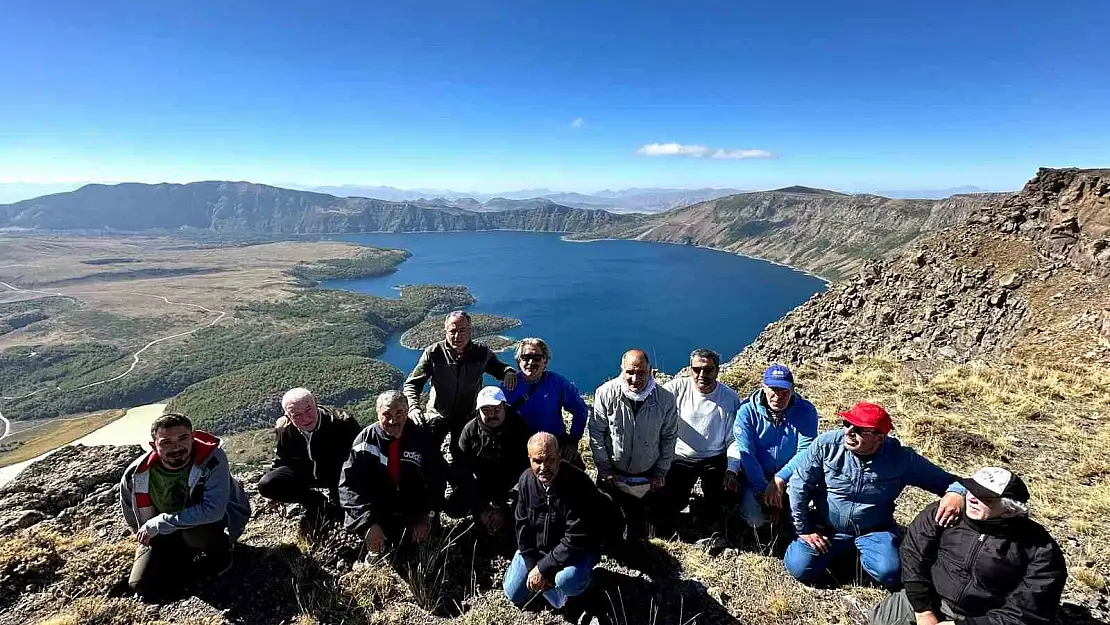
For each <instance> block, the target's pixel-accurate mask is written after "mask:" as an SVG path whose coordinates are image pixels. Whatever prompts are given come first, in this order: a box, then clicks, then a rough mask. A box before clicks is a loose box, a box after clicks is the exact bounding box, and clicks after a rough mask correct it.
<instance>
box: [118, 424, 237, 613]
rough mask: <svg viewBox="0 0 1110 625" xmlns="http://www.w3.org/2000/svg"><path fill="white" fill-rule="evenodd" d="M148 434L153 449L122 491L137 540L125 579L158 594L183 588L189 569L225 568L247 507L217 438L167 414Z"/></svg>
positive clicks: (131, 469)
mask: <svg viewBox="0 0 1110 625" xmlns="http://www.w3.org/2000/svg"><path fill="white" fill-rule="evenodd" d="M150 437H151V439H152V440H151V443H150V446H151V451H149V452H147V453H145V454H143V455H142V456H139V457H138V458H136V459H135V461H134V462H132V463H131V465H130V466H128V467H127V469H125V470H124V472H123V477H122V478H121V480H120V492H119V494H120V507H121V508H122V510H123V518H124V520H125V521H126V522H127V524H128V525H129V526H130V527H131V529H132V531H134V532H135V533H136V536H137V539H138V541H139V547H138V550H137V551H136V553H135V562H134V564H133V565H132V567H131V576H130V577H129V578H128V582H127V583H128V585H129V586H130V587H131V590H132V591H134V592H135V593H136V594H138V595H140V596H142V597H147V598H158V597H162V596H166V595H170V594H173V593H175V592H178V591H180V590H181V589H182V587H183V585H185V584H186V583H188V581H189V580H190V578H191V577H192V575H193V574H194V573H198V574H201V575H222V574H223V573H226V572H227V571H228V570H229V569H230V568H231V565H232V555H231V550H232V544H233V541H235V540H236V539H237V538H238V537H239V535H240V534H242V533H243V528H244V527H245V526H246V524H247V519H248V518H250V514H251V508H250V501H249V500H248V499H247V495H246V493H245V492H244V491H243V487H242V485H240V484H239V482H238V481H236V480H235V479H234V478H232V477H231V473H230V472H229V470H228V463H227V455H226V454H225V453H224V450H223V449H221V448H220V439H218V438H216V437H215V436H213V435H211V434H209V433H207V432H202V431H199V430H197V431H193V424H192V422H191V421H189V418H188V417H186V416H184V415H180V414H176V413H172V412H167V413H165V414H163V415H162V416H161V417H159V418H158V419H156V420H155V421H154V423H153V425H151V427H150ZM197 556H200V559H199V561H198V562H196V563H195V564H196V566H195V567H194V560H196V559H197Z"/></svg>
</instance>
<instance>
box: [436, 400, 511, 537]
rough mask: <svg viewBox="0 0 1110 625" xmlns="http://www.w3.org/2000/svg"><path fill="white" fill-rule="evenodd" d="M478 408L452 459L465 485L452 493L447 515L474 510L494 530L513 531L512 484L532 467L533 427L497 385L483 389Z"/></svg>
mask: <svg viewBox="0 0 1110 625" xmlns="http://www.w3.org/2000/svg"><path fill="white" fill-rule="evenodd" d="M477 413H478V414H477V416H475V417H474V418H473V419H471V420H470V422H469V423H467V424H466V427H464V428H463V431H462V435H461V436H459V454H458V455H457V456H456V457H455V458H453V460H452V464H454V465H455V467H454V473H455V475H456V476H458V478H459V481H460V488H458V489H456V490H455V491H454V492H453V493H452V494H451V497H449V498H448V501H447V510H448V514H451V515H452V516H456V517H459V516H462V515H463V514H466V513H469V514H473V515H474V519H475V521H477V522H479V523H481V526H482V527H483V528H484V529H485V530H486V532H487V533H489V534H499V533H502V532H511V531H512V529H513V523H512V516H513V515H512V505H513V487H514V486H516V483H517V481H518V480H519V478H520V474H521V472H522V471H524V470H525V469H527V468H528V448H527V447H528V429H527V426H525V425H524V421H523V420H522V419H521V418H520V416H519V415H516V414H510V413H511V411H510V410H509V407H508V405H506V403H505V394H504V393H503V392H502V391H501V389H500V388H498V387H496V386H487V387H485V388H483V389H482V390H481V391H479V392H478V406H477Z"/></svg>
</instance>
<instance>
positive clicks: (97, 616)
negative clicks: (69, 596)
mask: <svg viewBox="0 0 1110 625" xmlns="http://www.w3.org/2000/svg"><path fill="white" fill-rule="evenodd" d="M150 616H151V615H150V614H149V612H148V610H147V608H146V607H145V606H143V605H142V604H140V603H136V602H134V601H130V600H127V599H105V598H101V597H87V598H83V599H78V600H77V601H74V602H73V603H71V604H69V605H67V606H66V607H65V609H63V610H62V611H61V612H59V613H57V614H55V615H53V616H50V617H47V618H46V619H44V620H41V621H39V622H38V625H171V624H170V623H168V622H167V621H163V620H151V619H150ZM223 622H224V620H223V619H222V618H217V617H191V618H185V619H183V620H175V621H174V622H173V624H172V625H220V624H221V623H223Z"/></svg>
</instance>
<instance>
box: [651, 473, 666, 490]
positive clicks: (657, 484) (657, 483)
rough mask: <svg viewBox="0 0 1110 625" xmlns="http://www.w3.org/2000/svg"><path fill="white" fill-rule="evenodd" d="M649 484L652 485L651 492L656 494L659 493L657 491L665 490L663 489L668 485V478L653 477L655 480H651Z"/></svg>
mask: <svg viewBox="0 0 1110 625" xmlns="http://www.w3.org/2000/svg"><path fill="white" fill-rule="evenodd" d="M648 484H650V485H651V492H653V493H654V492H655V491H657V490H663V487H664V486H666V485H667V478H664V477H653V478H651V480H650V481H649V482H648Z"/></svg>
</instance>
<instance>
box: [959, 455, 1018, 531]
mask: <svg viewBox="0 0 1110 625" xmlns="http://www.w3.org/2000/svg"><path fill="white" fill-rule="evenodd" d="M960 483H961V484H963V485H964V487H965V488H967V497H966V501H967V504H966V506H965V508H964V513H965V514H967V518H969V519H971V520H973V521H986V520H988V519H999V518H1002V519H1004V518H1009V517H1015V516H1022V515H1026V514H1029V488H1028V487H1027V486H1026V485H1025V482H1023V481H1022V480H1021V478H1020V477H1018V476H1017V475H1015V474H1013V473H1011V472H1010V471H1007V470H1006V469H1002V468H999V467H983V468H982V469H979V470H978V471H976V472H975V475H972V476H971V477H970V478H968V479H965V480H960Z"/></svg>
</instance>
